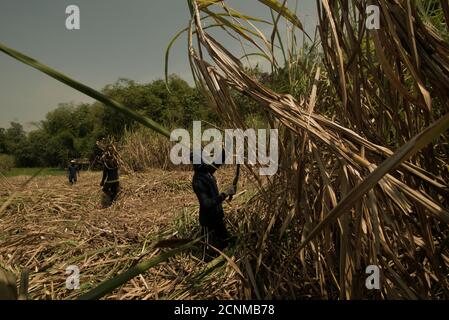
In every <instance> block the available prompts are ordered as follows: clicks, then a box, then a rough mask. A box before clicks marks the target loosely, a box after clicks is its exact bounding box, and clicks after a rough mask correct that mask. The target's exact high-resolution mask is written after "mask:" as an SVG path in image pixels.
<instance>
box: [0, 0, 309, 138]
mask: <svg viewBox="0 0 449 320" xmlns="http://www.w3.org/2000/svg"><path fill="white" fill-rule="evenodd" d="M227 2H228V3H229V4H230V5H231V6H232V7H233V8H236V9H238V10H240V11H242V12H244V13H246V14H249V15H253V16H258V17H266V18H268V17H269V11H267V10H266V9H265V8H264V7H262V6H261V5H259V4H258V1H257V0H240V1H238V0H232V1H231V0H229V1H227ZM290 3H293V5H294V3H295V1H292V0H290ZM71 4H74V5H77V6H78V7H79V8H80V13H81V15H80V16H81V29H80V30H73V31H69V30H67V29H66V27H65V20H66V18H67V15H66V13H65V10H66V7H67V6H68V5H71ZM298 4H299V10H298V16H299V17H300V18H301V19H303V20H304V21H303V22H304V23H306V24H308V25H309V26H310V28H308V32H309V31H310V30H313V27H311V26H312V25H313V23H315V21H316V19H315V18H314V15H315V1H314V0H302V1H301V0H299V1H298ZM188 18H189V11H188V8H187V4H186V0H70V1H67V0H0V43H2V44H4V45H6V46H9V47H11V48H14V49H17V50H19V51H21V52H23V53H25V54H27V55H30V56H31V57H33V58H35V59H37V60H38V61H40V62H43V63H44V64H47V65H49V66H51V67H53V68H55V69H57V70H59V71H61V72H63V73H65V74H67V75H68V76H70V77H72V78H74V79H76V80H78V81H80V82H82V83H84V84H86V85H89V86H92V87H93V88H95V89H98V90H100V89H102V88H103V87H104V86H105V85H106V84H110V83H113V82H115V81H116V80H117V79H119V78H121V77H124V78H129V79H133V80H136V81H138V82H149V81H151V80H155V79H160V78H163V77H164V55H165V49H166V47H167V45H168V43H169V41H170V39H171V38H172V37H173V35H174V34H175V33H176V32H178V31H179V30H181V29H183V28H185V27H186V26H187V23H188ZM311 32H313V31H311ZM186 46H187V42H186V40H185V38H180V39H179V40H178V42H177V44H176V45H175V47H174V48H173V49H172V51H171V59H170V72H171V73H177V74H179V75H180V76H181V77H183V78H185V79H186V80H190V79H191V77H190V68H189V65H188V59H187V50H186ZM91 101H92V99H90V98H89V97H87V96H85V95H83V94H81V93H78V92H77V91H75V90H73V89H71V88H69V87H67V86H65V85H63V84H60V83H59V82H57V81H56V80H53V79H52V78H49V77H48V76H46V75H44V74H42V73H40V72H39V71H37V70H34V69H32V68H30V67H28V66H25V65H23V64H22V63H20V62H18V61H15V60H14V59H12V58H11V57H9V56H7V55H5V54H3V53H0V127H8V126H9V122H11V121H18V122H21V123H22V124H24V125H25V127H27V128H28V129H30V128H32V127H30V125H29V123H30V122H36V121H39V120H42V119H44V117H45V114H46V113H47V112H48V111H50V110H52V109H54V108H56V107H57V105H58V103H61V102H76V103H78V102H91Z"/></svg>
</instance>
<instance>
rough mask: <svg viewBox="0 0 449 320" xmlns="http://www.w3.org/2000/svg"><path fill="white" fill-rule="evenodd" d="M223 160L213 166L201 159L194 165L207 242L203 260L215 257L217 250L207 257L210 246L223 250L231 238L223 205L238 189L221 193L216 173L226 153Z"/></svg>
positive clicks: (194, 179)
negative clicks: (225, 221) (225, 220)
mask: <svg viewBox="0 0 449 320" xmlns="http://www.w3.org/2000/svg"><path fill="white" fill-rule="evenodd" d="M193 155H194V153H191V156H190V157H191V160H193ZM221 158H222V161H220V162H217V161H214V162H212V163H211V164H207V163H206V162H205V161H204V160H203V159H202V158H200V163H194V164H193V170H194V175H193V179H192V187H193V191H194V192H195V194H196V196H197V198H198V201H199V204H200V212H199V222H200V225H201V228H202V235H203V236H204V237H205V242H206V246H205V250H204V252H203V259H204V258H206V259H209V258H210V257H211V256H213V255H214V252H215V250H213V249H210V248H209V249H208V250H207V251H208V253H207V255H208V257H207V256H206V247H208V245H211V246H213V247H215V248H217V249H219V250H223V249H224V248H226V247H227V245H228V242H229V238H230V237H229V233H228V230H227V229H226V226H225V223H224V211H223V206H222V203H223V201H225V200H226V199H227V198H229V197H232V196H233V195H235V193H236V187H235V186H231V187H229V188H228V189H227V190H226V191H224V192H221V193H220V192H219V190H218V186H217V180H216V179H215V177H214V173H215V172H216V171H217V169H218V168H220V166H221V165H222V163H223V162H224V151H223V152H222V154H221Z"/></svg>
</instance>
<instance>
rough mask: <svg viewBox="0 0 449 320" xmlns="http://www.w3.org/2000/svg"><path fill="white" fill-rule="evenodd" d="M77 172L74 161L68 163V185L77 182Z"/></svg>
mask: <svg viewBox="0 0 449 320" xmlns="http://www.w3.org/2000/svg"><path fill="white" fill-rule="evenodd" d="M78 171H79V168H78V166H77V165H76V164H75V161H73V160H72V161H70V165H69V183H70V184H72V185H73V184H74V183H76V182H77V176H78Z"/></svg>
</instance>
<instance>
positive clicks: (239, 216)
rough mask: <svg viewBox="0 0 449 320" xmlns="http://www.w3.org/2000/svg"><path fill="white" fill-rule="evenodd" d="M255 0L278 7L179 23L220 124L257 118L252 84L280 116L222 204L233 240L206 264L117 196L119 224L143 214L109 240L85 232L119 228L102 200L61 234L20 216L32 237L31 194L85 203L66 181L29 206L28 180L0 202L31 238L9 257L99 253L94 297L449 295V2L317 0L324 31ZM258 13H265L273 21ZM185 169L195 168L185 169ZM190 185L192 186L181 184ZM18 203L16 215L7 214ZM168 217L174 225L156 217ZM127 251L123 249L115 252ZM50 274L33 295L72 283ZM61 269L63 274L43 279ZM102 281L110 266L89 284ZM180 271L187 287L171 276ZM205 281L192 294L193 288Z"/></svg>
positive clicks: (271, 0)
mask: <svg viewBox="0 0 449 320" xmlns="http://www.w3.org/2000/svg"><path fill="white" fill-rule="evenodd" d="M254 2H257V3H261V4H262V5H264V6H266V8H267V10H268V11H269V12H270V13H271V17H272V19H271V20H270V21H264V20H263V19H261V18H260V17H251V16H250V13H248V12H238V11H236V10H234V9H233V8H230V7H229V6H228V5H227V1H219V0H209V1H206V0H189V1H188V4H189V8H190V20H189V24H188V28H187V29H186V30H184V31H183V32H186V33H187V34H188V48H189V52H188V56H189V59H190V65H191V68H192V73H193V75H194V79H195V82H196V84H197V86H198V87H200V88H202V89H203V91H204V93H205V94H206V95H207V97H208V98H209V102H210V106H211V112H217V113H218V114H219V115H220V118H221V119H222V120H223V123H224V124H225V127H227V128H242V129H246V128H247V127H248V124H247V123H246V122H245V119H242V117H241V113H240V112H239V110H238V107H237V104H236V103H235V99H236V97H244V98H245V99H248V101H250V102H251V103H254V104H255V105H256V106H257V107H258V108H259V110H260V113H261V114H263V116H264V117H265V120H266V125H267V127H270V128H277V129H279V132H280V140H279V149H280V166H279V171H278V173H277V174H276V175H275V176H272V177H269V178H262V177H259V176H258V174H257V170H255V169H256V168H255V167H253V166H245V168H244V175H245V177H246V179H248V181H252V184H254V188H256V189H255V190H257V191H254V192H253V191H252V187H251V188H248V190H249V191H248V192H245V193H244V194H243V195H242V196H241V197H240V199H237V200H236V202H235V204H231V206H232V205H234V206H235V209H233V208H227V211H228V212H230V215H229V221H228V222H229V223H230V224H231V226H233V227H232V231H233V232H235V233H237V234H238V237H239V238H238V241H237V245H236V246H235V247H233V248H232V249H230V250H231V251H230V252H224V253H223V255H222V256H221V257H219V258H218V259H216V260H214V261H212V262H211V263H210V264H209V265H203V264H196V263H195V259H194V258H193V254H192V252H191V250H192V248H194V247H195V244H191V243H190V244H187V245H183V246H180V247H179V248H177V249H174V250H162V251H161V250H159V251H154V252H150V251H151V249H148V247H147V244H150V243H153V242H152V241H153V240H155V239H152V238H151V237H152V236H155V234H158V232H155V233H152V232H151V228H150V227H149V226H148V227H145V226H146V223H148V221H145V219H144V218H141V217H139V216H138V215H136V214H132V212H133V211H132V209H131V208H127V207H126V203H125V202H123V203H119V204H117V211H120V214H119V215H118V219H117V221H120V222H118V224H114V225H113V226H114V228H123V227H122V224H124V225H126V223H128V222H127V221H128V219H130V221H131V220H132V221H134V223H133V225H134V228H136V226H137V225H139V223H140V224H141V226H142V228H143V229H141V230H140V231H139V230H137V231H136V230H135V229H134V230H131V231H130V232H134V234H136V235H137V238H136V240H132V239H134V238H132V237H131V239H130V238H128V237H127V236H125V234H126V233H124V232H121V233H120V236H119V237H118V236H117V235H115V233H114V232H113V233H112V234H111V239H110V240H105V239H104V238H101V239H100V241H103V243H101V244H98V245H97V246H93V247H91V246H90V244H89V241H91V242H95V241H96V238H95V237H96V236H98V234H99V232H101V231H100V230H98V228H99V229H103V232H106V233H107V231H104V230H109V231H111V229H112V226H111V225H110V224H105V225H102V224H101V221H102V219H105V220H107V221H109V223H114V222H113V219H112V217H111V216H109V217H107V218H106V217H105V216H106V215H113V214H114V212H115V211H114V210H111V212H107V211H99V212H98V213H97V216H98V217H99V218H98V219H99V220H92V219H93V217H94V213H92V216H91V213H90V212H89V213H87V212H86V214H85V216H83V217H79V218H78V220H79V221H80V222H79V223H80V225H82V226H84V227H81V229H80V230H76V229H72V230H71V231H69V232H68V235H67V238H62V235H63V234H64V231H63V230H59V231H57V232H56V231H55V230H50V232H46V231H45V228H42V229H39V228H37V229H33V228H31V229H30V230H27V231H26V232H25V234H28V233H29V238H28V237H26V236H23V233H22V236H23V237H22V238H21V237H19V236H15V235H14V232H17V229H18V228H27V226H30V225H31V226H32V225H33V224H30V223H29V222H27V221H26V219H30V220H33V219H37V217H38V215H39V212H35V211H33V210H37V209H38V208H41V210H42V211H43V212H45V213H47V214H49V213H50V212H56V213H58V212H59V214H60V215H62V216H63V218H64V219H70V214H71V213H72V212H73V211H76V210H77V209H79V207H80V206H83V205H82V204H80V203H73V202H72V204H71V205H72V206H73V207H69V208H66V207H64V206H62V205H61V204H59V203H58V201H57V199H60V198H58V197H60V196H61V194H60V193H59V192H57V191H55V192H56V193H55V194H53V195H50V197H48V198H47V200H45V201H47V202H46V203H44V204H43V205H42V206H40V207H39V206H37V205H36V204H35V205H34V206H33V201H32V200H31V199H34V197H36V200H34V201H39V200H38V199H39V198H38V193H37V195H36V196H34V192H35V191H34V190H33V189H32V190H33V191H32V192H33V193H31V191H28V192H29V193H30V194H29V200H27V201H25V202H20V201H19V200H18V199H20V200H23V199H24V198H23V195H21V194H22V193H21V192H18V195H17V197H16V200H12V201H10V203H11V205H9V206H8V208H6V211H4V210H5V209H4V208H3V207H2V209H0V219H2V220H1V222H0V226H1V228H2V233H1V237H2V238H1V241H2V242H4V241H8V242H7V243H9V244H10V246H11V247H10V248H12V251H14V250H19V249H18V248H21V243H22V242H23V243H24V244H26V243H27V241H30V244H28V246H25V247H24V248H25V249H23V250H25V251H26V252H27V254H28V255H27V256H26V257H28V259H23V258H22V259H20V256H21V255H23V254H25V252H22V253H21V252H20V251H17V252H18V253H17V254H16V255H17V256H16V257H15V255H14V254H13V253H11V252H8V254H9V255H10V256H9V255H5V254H4V250H5V249H4V248H3V247H4V245H3V243H2V245H1V247H2V249H1V250H2V252H0V253H1V254H2V256H1V257H2V260H0V261H1V263H2V264H4V263H5V264H6V265H9V266H11V265H12V266H13V267H12V268H13V269H14V271H15V272H16V273H18V272H19V270H20V268H23V267H25V266H26V265H27V263H28V265H29V266H32V265H33V264H34V263H35V261H34V259H35V258H36V257H39V258H41V259H42V257H45V255H48V258H45V260H47V261H49V262H48V263H49V264H51V263H54V264H57V263H60V264H63V263H67V262H66V260H67V258H64V257H65V256H64V254H65V255H66V256H71V257H72V258H73V259H80V261H82V263H84V265H83V266H86V267H87V266H89V265H90V266H93V267H95V268H98V271H96V272H94V273H93V274H92V275H91V278H90V279H89V288H88V289H91V288H92V289H93V291H87V290H86V293H85V294H86V295H85V296H82V297H83V298H92V299H93V298H100V297H103V296H105V295H106V292H107V293H108V294H109V296H108V297H110V298H124V299H127V298H166V299H180V298H230V299H233V298H253V299H448V298H449V227H448V223H449V187H448V181H449V144H448V129H449V113H448V111H449V100H448V98H449V37H448V34H449V4H448V2H447V1H445V0H441V1H439V0H433V1H419V0H416V1H412V0H404V1H402V0H401V1H400V0H392V1H386V0H372V1H350V0H335V1H329V0H322V1H316V3H317V10H318V25H317V27H316V32H315V33H314V34H305V31H304V30H305V28H304V25H303V23H302V22H301V21H300V19H299V18H298V15H297V13H298V12H299V11H300V10H301V8H300V7H298V6H295V1H292V0H291V1H275V0H257V1H256V0H254ZM368 5H374V6H376V7H377V8H378V9H379V13H380V28H379V29H373V30H370V29H367V27H366V23H365V22H366V20H367V15H368V14H367V6H368ZM261 25H264V26H266V25H269V26H270V31H268V32H267V31H266V30H267V28H266V27H264V28H261V27H260V26H261ZM211 30H214V31H217V30H218V31H219V32H222V33H224V34H226V35H228V36H229V37H230V38H231V39H233V40H234V41H235V42H236V43H237V44H239V45H238V46H237V47H239V48H243V50H244V52H243V54H242V52H234V50H231V48H226V47H224V45H223V43H222V42H221V41H220V40H218V39H217V38H216V37H217V35H216V34H217V33H216V32H214V33H212V32H211ZM218 31H217V32H218ZM171 44H172V43H171ZM171 44H170V46H171ZM235 47H236V46H233V47H232V48H235ZM169 49H170V48H169ZM0 51H3V52H4V53H6V54H8V55H10V56H12V57H13V58H15V59H17V60H19V61H21V62H23V63H25V64H28V65H30V66H32V67H34V68H36V69H38V70H40V71H42V72H44V73H46V74H48V75H49V76H51V77H53V78H56V79H57V80H59V81H61V82H63V83H65V84H67V85H69V86H71V87H73V88H74V89H76V90H79V91H81V92H83V93H85V94H87V95H89V96H91V97H92V98H95V99H97V100H98V101H100V102H102V103H104V104H105V105H106V106H108V107H111V108H113V109H115V110H118V111H120V112H122V113H124V114H125V115H127V116H129V117H130V118H132V119H134V120H136V121H138V122H140V123H141V124H143V125H144V126H146V127H148V128H150V129H152V130H154V131H155V132H157V133H159V134H160V135H161V136H162V137H164V136H165V137H169V135H170V132H169V131H168V130H167V129H165V128H163V127H161V126H160V125H159V124H157V123H155V122H154V121H153V120H151V119H149V118H145V117H143V116H141V115H139V114H136V113H134V112H133V111H131V110H129V109H126V108H124V107H123V106H122V105H121V104H120V103H118V102H116V101H113V100H111V99H109V98H108V97H106V96H104V95H103V94H101V93H99V92H97V91H95V90H93V89H91V88H89V87H87V86H85V85H83V84H82V83H80V82H76V81H75V80H73V79H70V78H68V77H67V76H65V75H63V74H61V73H59V72H58V71H55V70H53V69H51V68H50V67H47V66H45V65H42V64H40V63H39V62H37V61H35V60H33V59H32V58H30V57H27V56H25V55H23V54H21V53H19V52H17V51H15V50H13V49H10V48H8V47H6V46H4V45H0ZM251 57H257V58H259V59H262V60H264V61H266V63H267V64H268V65H269V67H270V68H271V71H270V77H269V79H268V80H267V79H264V81H262V80H261V79H260V78H258V77H256V76H254V74H253V73H252V72H251V63H250V61H251ZM167 62H169V50H168V51H167ZM167 74H168V71H167ZM139 148H140V147H139ZM144 149H145V147H144V146H143V147H142V148H141V149H139V150H144ZM152 161H153V160H152ZM170 172H171V171H170ZM167 174H168V175H170V174H173V173H167ZM178 174H181V176H182V175H184V174H186V176H185V177H187V175H188V172H186V173H184V172H183V173H178ZM230 177H231V178H230V179H232V172H231V173H230ZM132 179H136V178H132ZM186 179H187V178H186ZM143 180H145V176H143ZM143 180H142V182H141V183H150V184H151V182H149V181H147V180H148V179H146V180H145V181H143ZM139 181H141V180H139ZM156 181H157V180H156ZM131 182H132V180H130V184H129V188H130V189H129V190H134V192H130V197H136V196H138V195H139V192H137V191H136V190H137V189H138V188H139V187H138V182H137V181H136V182H135V183H131ZM32 183H33V181H31V182H30V183H29V184H28V185H27V187H26V188H29V186H30V185H31V186H32ZM144 189H145V188H144ZM183 192H186V194H187V193H189V192H190V195H189V196H190V197H191V190H189V189H188V187H187V185H185V189H183ZM64 196H69V195H64ZM9 197H10V195H9V194H8V195H6V197H5V195H4V198H9ZM51 198H55V199H56V200H54V201H51V200H49V199H51ZM191 199H193V198H191ZM7 201H8V200H7ZM83 201H84V200H83ZM85 201H88V199H86V200H85ZM89 201H90V200H89ZM192 202H193V201H192ZM12 203H13V204H14V205H15V206H16V207H15V210H16V213H15V214H12V211H11V206H12ZM83 203H84V202H83ZM57 206H60V207H61V208H63V210H61V209H58V207H57ZM12 207H14V206H12ZM170 207H171V206H170ZM25 208H26V209H25ZM189 210H190V209H187V211H189ZM191 210H192V212H191V213H190V215H189V217H190V218H191V219H192V220H191V222H190V223H191V224H192V225H191V226H190V228H189V229H188V230H190V235H189V236H192V237H194V230H195V228H194V224H195V217H196V216H195V214H196V211H195V210H196V209H195V208H192V209H191ZM2 211H4V212H2ZM87 211H89V210H87ZM5 212H6V219H7V220H5ZM128 212H129V213H128ZM185 217H186V216H185ZM156 218H157V217H155V219H156ZM15 219H18V220H22V222H19V223H13V221H14V220H15ZM48 219H49V220H48V222H51V221H53V219H55V220H56V219H61V217H58V218H56V217H52V216H51V215H50V216H48ZM168 220H170V219H168ZM5 221H9V222H8V223H6V222H5ZM89 221H91V222H89ZM175 221H176V220H175ZM88 222H89V223H90V224H91V225H92V226H88V225H86V224H87V223H88ZM9 223H10V224H9ZM184 223H185V222H184ZM52 226H53V224H52ZM5 228H6V229H5ZM46 228H48V225H47V226H46ZM92 228H93V229H92ZM146 228H148V229H146ZM178 228H179V225H178ZM3 229H5V230H7V231H8V233H5V231H4V230H3ZM20 230H21V229H19V231H20ZM89 230H90V234H89ZM162 230H176V228H175V229H170V227H167V226H164V228H161V229H159V230H157V231H160V232H162ZM178 230H179V229H178ZM192 232H193V233H192ZM41 233H43V234H41ZM6 234H8V235H9V236H8V237H6V236H5V235H6ZM19 234H20V232H19ZM48 234H50V235H55V234H58V235H61V238H60V239H58V241H59V243H58V246H55V247H53V246H51V245H50V244H49V242H46V241H48V240H46V239H47V238H45V237H48V236H49V235H48ZM172 235H173V232H172ZM15 237H16V238H15ZM42 237H43V238H44V239H42ZM14 239H15V240H14ZM28 239H30V240H28ZM74 239H75V240H74ZM150 240H151V241H150ZM14 241H15V242H14ZM132 241H135V242H132ZM65 242H66V243H65ZM60 246H72V250H74V252H73V253H70V251H64V252H65V253H62V254H61V255H58V248H59V249H60V248H61V247H60ZM77 248H79V251H76V250H77ZM100 248H101V249H100ZM110 248H112V249H110ZM150 248H151V247H150ZM90 249H93V251H92V250H90ZM96 250H105V251H104V252H101V251H100V252H98V251H96ZM108 250H110V251H108ZM146 250H149V251H146ZM124 254H125V255H126V257H127V259H128V260H125V261H126V262H122V261H121V260H120V259H121V256H122V255H124ZM142 255H144V256H145V257H142ZM147 255H149V256H147ZM172 255H173V256H172ZM129 257H133V258H132V259H135V262H133V261H134V260H132V259H129ZM141 258H142V261H143V262H140V259H141ZM36 259H38V258H36ZM98 259H101V260H98ZM25 260H26V261H25ZM105 261H106V262H105ZM370 265H376V266H379V267H380V269H381V270H382V274H381V287H380V289H378V290H368V289H367V287H366V286H365V279H366V277H367V275H366V272H365V270H366V267H367V266H370ZM44 267H45V265H44ZM136 267H137V268H136ZM41 268H42V266H41ZM191 268H202V269H201V270H198V269H196V270H195V271H193V272H192V269H191ZM48 270H50V269H48ZM147 270H149V271H148V272H147ZM53 272H54V271H53ZM122 272H123V273H122ZM142 272H144V275H140V274H141V273H142ZM117 274H118V276H117ZM151 275H154V277H151ZM161 275H162V277H159V276H161ZM47 276H48V278H47ZM40 277H41V278H38V279H35V280H34V281H35V282H34V287H30V292H31V293H32V294H33V292H35V293H34V294H35V295H34V296H33V297H34V298H43V297H44V296H47V297H51V298H65V297H68V298H74V297H75V294H73V295H71V296H70V295H69V296H65V294H67V293H61V294H58V293H57V292H58V290H57V288H58V286H59V287H61V286H62V283H61V281H62V280H61V279H62V278H61V277H60V278H57V279H58V280H56V275H45V273H41V275H40ZM52 277H55V278H54V279H55V280H54V282H51V281H50V282H48V281H47V280H46V279H52ZM158 277H159V278H158ZM156 278H157V279H159V280H160V279H163V281H166V282H163V281H162V282H161V283H162V284H161V283H159V284H158V285H157V284H154V283H152V282H151V280H149V279H156ZM31 279H32V278H31ZM107 280H110V281H107ZM58 281H59V282H58ZM101 281H107V282H106V283H103V284H102V285H100V286H99V287H97V288H94V283H98V282H101ZM30 283H31V284H32V283H33V280H31V282H30ZM52 283H53V284H52ZM44 284H45V289H42V286H43V285H44ZM164 284H165V286H167V291H164V294H161V295H159V293H155V292H154V290H155V291H156V292H157V289H155V286H158V287H162V288H166V287H165V286H164ZM176 285H179V286H181V287H183V288H188V289H184V290H187V291H182V290H180V291H178V290H174V289H173V290H172V288H174V287H176ZM39 286H40V287H39ZM52 286H53V287H52ZM196 286H199V288H198V287H196ZM37 287H39V289H37ZM195 287H196V288H197V289H198V292H199V293H198V294H194V293H192V291H188V290H193V289H192V288H195ZM114 288H120V289H114ZM178 288H179V287H178ZM202 288H203V289H202ZM204 288H207V289H205V290H204ZM33 289H34V290H36V291H33ZM85 289H87V288H85ZM111 289H114V290H118V291H111ZM40 290H44V291H40ZM120 290H122V291H120ZM123 290H124V291H123ZM152 290H153V291H152ZM38 292H39V293H38ZM59 292H62V291H59ZM110 292H113V293H110ZM130 292H134V293H136V292H137V293H136V294H134V293H132V294H131V293H130ZM167 292H168V293H167ZM175 292H176V294H175ZM180 292H184V294H183V293H180ZM187 292H188V293H187ZM127 294H128V295H127Z"/></svg>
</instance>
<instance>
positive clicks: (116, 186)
mask: <svg viewBox="0 0 449 320" xmlns="http://www.w3.org/2000/svg"><path fill="white" fill-rule="evenodd" d="M97 146H98V147H99V148H100V149H101V150H102V151H103V154H102V156H101V158H100V163H101V164H102V166H103V177H102V179H101V182H100V186H101V187H103V193H104V195H105V196H106V199H104V201H103V205H104V206H108V205H111V204H112V203H113V202H114V201H115V200H116V198H117V195H118V193H119V191H120V182H119V162H120V160H119V156H118V152H117V150H116V149H115V147H114V145H113V143H111V142H108V141H107V140H102V141H98V142H97Z"/></svg>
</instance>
